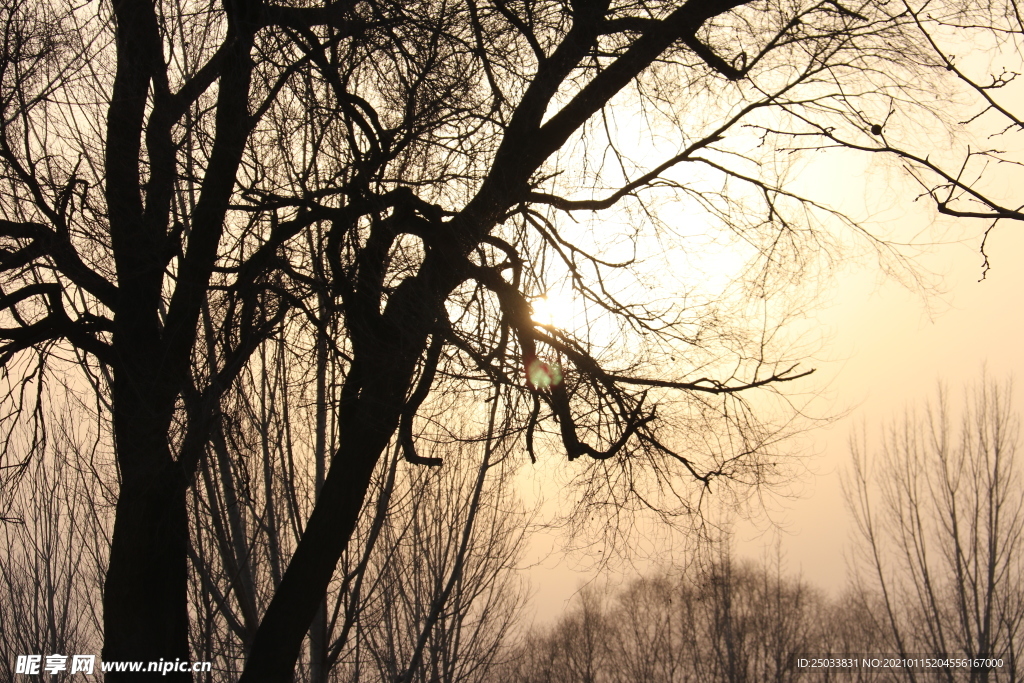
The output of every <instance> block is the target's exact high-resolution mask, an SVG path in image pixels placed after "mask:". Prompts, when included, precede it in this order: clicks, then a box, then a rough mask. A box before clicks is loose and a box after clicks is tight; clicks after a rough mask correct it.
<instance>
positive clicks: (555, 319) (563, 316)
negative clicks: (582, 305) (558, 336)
mask: <svg viewBox="0 0 1024 683" xmlns="http://www.w3.org/2000/svg"><path fill="white" fill-rule="evenodd" d="M530 306H531V307H532V309H533V314H532V315H531V316H530V317H531V318H532V319H533V322H535V323H537V324H538V325H546V326H549V327H557V328H559V329H562V330H565V329H568V328H570V327H571V326H572V321H573V318H574V317H575V315H576V306H575V302H574V300H573V299H572V297H568V296H565V295H564V294H561V293H558V292H548V293H546V294H542V295H541V296H539V297H537V298H536V299H534V300H533V301H531V302H530Z"/></svg>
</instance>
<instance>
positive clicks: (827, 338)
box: [529, 159, 1024, 621]
mask: <svg viewBox="0 0 1024 683" xmlns="http://www.w3.org/2000/svg"><path fill="white" fill-rule="evenodd" d="M848 161H849V160H848V159H847V160H846V162H848ZM844 168H845V172H846V173H847V174H848V175H844V170H843V169H844ZM821 169H823V170H824V172H822V173H817V174H815V175H814V177H815V178H816V182H817V183H826V184H827V183H833V184H834V187H835V188H838V187H839V186H840V185H842V186H843V189H842V193H841V194H834V197H833V198H834V200H835V203H836V204H842V205H843V206H842V207H840V208H843V209H844V210H850V211H852V212H854V213H856V212H857V211H858V207H860V209H861V213H862V215H863V216H871V217H872V220H873V227H874V228H875V229H876V230H879V231H881V232H884V233H887V234H890V235H895V236H898V237H899V238H901V239H902V238H906V239H914V240H915V241H916V242H918V243H919V244H925V243H928V242H931V241H936V240H937V241H939V242H940V243H938V244H935V245H934V246H932V247H929V248H924V249H923V251H921V252H920V253H918V254H917V256H916V263H917V264H918V267H919V268H920V269H921V270H920V272H922V273H932V274H934V275H935V278H934V279H933V281H934V282H937V283H939V289H940V290H941V291H940V292H939V293H935V294H931V295H927V296H925V295H923V294H922V293H921V292H920V291H914V290H913V289H909V288H907V287H905V286H903V285H902V284H900V283H899V282H897V281H895V280H894V279H892V278H887V277H885V276H883V275H882V274H881V273H880V270H879V268H878V267H877V264H875V263H873V262H872V260H871V259H870V258H861V259H859V260H854V261H851V262H850V263H848V264H845V265H843V266H841V267H840V269H839V270H837V271H836V273H835V279H834V281H833V283H832V285H831V287H830V288H829V289H828V290H827V291H826V292H825V294H824V295H823V297H822V298H823V301H822V302H821V304H820V305H819V306H818V307H817V308H816V309H815V311H814V312H813V314H812V315H811V316H810V326H811V328H812V329H815V330H818V331H819V332H820V333H821V335H822V337H823V340H824V343H823V344H822V347H821V351H820V353H819V354H818V355H819V358H817V359H814V360H811V361H809V363H810V365H812V366H814V367H816V368H818V373H817V375H816V377H815V380H814V381H816V382H817V385H816V386H818V387H824V388H825V395H824V397H823V400H822V402H821V404H820V405H821V409H820V410H819V411H818V412H819V413H828V412H831V414H833V415H837V414H841V413H848V414H847V415H846V416H845V417H843V418H841V419H839V420H837V421H836V422H835V423H834V424H832V425H831V426H829V427H827V428H822V429H818V430H815V431H814V432H813V433H811V434H809V435H808V437H807V438H806V439H805V440H804V441H802V442H799V443H797V442H795V443H794V447H795V448H796V447H802V452H803V453H804V454H805V462H806V464H807V466H808V468H809V469H810V470H811V471H812V472H811V473H810V474H808V475H806V476H804V477H803V478H802V479H801V480H800V482H799V483H798V485H797V487H796V488H797V489H799V490H800V492H801V493H800V495H799V497H796V498H789V499H782V498H777V499H775V500H774V503H773V505H772V508H771V510H770V517H771V522H767V521H766V520H764V519H761V520H759V521H757V522H756V523H750V522H740V523H738V524H737V525H736V528H735V530H736V546H737V551H738V553H739V554H740V555H744V556H750V557H754V558H757V557H759V556H762V555H763V553H764V552H765V550H764V549H765V547H766V546H771V545H773V544H774V543H776V542H779V543H781V548H782V553H783V556H784V560H785V563H786V566H787V567H788V569H789V571H790V572H791V573H794V574H797V573H798V574H800V575H801V576H802V577H803V578H804V579H805V580H806V581H808V582H810V583H812V584H815V585H817V586H820V587H823V588H828V589H830V590H832V591H836V590H840V589H841V588H842V587H843V586H844V584H845V581H846V577H847V558H848V557H849V556H850V549H851V547H852V546H851V544H852V543H853V542H854V539H853V537H852V536H851V532H852V526H851V524H850V523H849V516H848V514H847V511H846V508H845V503H844V500H843V496H842V492H841V489H840V483H839V473H840V471H841V470H842V469H843V468H844V467H846V464H847V462H848V460H849V449H848V439H849V436H850V433H851V430H852V429H853V428H855V427H857V426H858V425H862V424H863V425H866V426H867V427H868V428H872V427H874V426H878V425H880V424H882V423H883V422H884V421H886V420H891V419H893V417H895V416H898V415H899V414H900V413H901V412H902V410H903V408H904V407H905V406H907V405H908V404H910V403H912V402H915V401H924V400H927V399H929V398H931V397H933V396H934V394H935V390H936V387H937V384H938V382H939V381H940V380H941V381H943V382H945V383H946V384H947V385H948V386H949V388H950V389H952V390H954V392H953V393H954V395H955V396H956V397H957V398H959V396H958V394H959V391H960V389H961V387H963V385H964V384H965V383H969V382H973V381H975V380H977V379H978V378H979V377H980V375H981V371H982V368H983V367H986V368H987V371H988V373H989V375H990V376H992V377H993V378H997V379H1001V378H1003V377H1006V376H1007V375H1010V374H1012V375H1015V376H1016V378H1017V380H1018V383H1019V384H1020V385H1021V386H1024V356H1022V354H1021V347H1022V343H1021V342H1022V341H1024V315H1022V311H1021V305H1020V301H1021V297H1022V295H1024V268H1022V267H1021V265H1020V264H1022V263H1024V225H1018V224H1013V223H1005V224H1003V225H1002V226H1000V227H997V228H996V229H995V230H994V231H993V233H992V234H991V236H990V238H989V241H988V249H987V251H988V253H989V255H990V261H991V270H990V271H989V272H988V275H987V277H986V279H985V280H984V281H981V282H979V278H980V277H981V273H982V257H981V255H980V254H979V251H978V248H979V245H980V232H981V231H982V230H984V227H985V224H983V223H980V222H973V223H970V222H961V223H950V224H948V225H947V224H943V223H934V224H933V223H932V221H933V220H935V219H936V217H935V216H934V212H932V211H930V210H929V207H927V205H925V204H924V202H923V201H922V202H919V203H914V202H913V201H912V199H913V196H914V193H913V191H912V188H911V187H910V186H909V185H906V184H903V180H901V179H900V178H899V176H898V172H897V170H898V169H893V168H892V167H891V166H890V167H889V168H888V169H886V168H881V169H879V168H878V167H876V168H875V169H874V171H872V170H870V169H869V168H868V167H866V166H863V167H861V168H859V169H857V170H856V172H852V171H850V166H849V165H848V164H846V165H845V166H844V161H843V160H833V161H831V162H828V163H826V164H825V165H824V166H822V167H821ZM818 189H819V190H820V189H821V188H820V187H819V188H818ZM838 191H839V190H838V189H837V190H836V192H838ZM827 193H828V192H827V188H826V194H827ZM958 240H959V242H958ZM1016 395H1017V396H1018V409H1024V400H1021V397H1024V392H1022V390H1021V389H1020V388H1019V387H1018V389H1017V391H1016ZM557 543H558V539H557V537H556V536H554V535H549V536H545V537H542V538H540V539H537V541H536V543H535V546H536V548H546V547H552V546H557ZM538 552H539V551H538ZM586 564H587V563H586V561H585V560H582V559H579V558H568V559H566V558H564V557H563V556H561V555H560V554H558V553H557V552H556V553H553V554H552V555H551V556H550V557H548V558H547V560H546V561H544V562H543V563H542V564H541V565H540V566H537V567H535V568H533V569H532V570H530V572H529V576H530V580H531V583H532V585H533V590H534V599H533V603H532V605H531V612H533V613H534V614H535V616H536V618H537V619H538V620H539V621H546V620H548V619H551V618H554V617H556V616H557V615H558V614H560V613H561V612H562V611H563V610H564V609H565V606H566V601H567V600H569V599H570V598H571V596H572V594H573V593H574V592H575V590H576V589H577V588H578V586H579V585H580V583H581V582H583V581H587V580H590V579H592V578H593V576H594V574H593V572H588V571H585V570H582V569H581V568H583V567H586ZM635 572H636V570H635V569H622V570H621V571H619V572H617V573H615V572H609V573H608V575H606V576H603V577H601V580H604V579H611V580H612V581H613V582H614V581H622V580H625V579H626V578H628V576H629V575H631V574H633V575H635Z"/></svg>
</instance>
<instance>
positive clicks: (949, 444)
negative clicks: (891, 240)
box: [493, 382, 1024, 683]
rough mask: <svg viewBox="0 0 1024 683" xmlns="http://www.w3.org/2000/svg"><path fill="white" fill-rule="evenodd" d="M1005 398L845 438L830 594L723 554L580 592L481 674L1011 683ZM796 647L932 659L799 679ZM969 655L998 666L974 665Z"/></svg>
mask: <svg viewBox="0 0 1024 683" xmlns="http://www.w3.org/2000/svg"><path fill="white" fill-rule="evenodd" d="M1011 392H1012V388H1011V387H1010V385H1009V384H1002V385H1000V384H998V383H995V382H986V383H984V384H983V385H981V386H980V387H978V388H976V389H971V390H969V391H968V392H967V396H966V401H965V403H966V407H965V408H964V409H963V410H962V411H960V412H959V415H957V411H955V410H953V409H952V408H951V407H950V404H951V400H950V398H949V394H948V392H946V391H945V390H943V391H941V392H940V396H939V398H938V400H937V401H936V402H935V403H934V404H932V405H929V406H927V407H926V408H925V409H923V410H921V411H918V412H909V413H908V414H907V416H906V417H905V418H904V419H903V420H901V421H897V422H894V423H893V424H892V425H890V426H889V427H887V428H886V430H885V432H884V438H883V440H882V444H881V446H880V447H877V448H870V447H869V446H868V445H867V440H866V439H863V438H861V439H857V440H855V442H854V448H853V455H854V457H853V468H852V472H851V476H849V477H848V478H847V481H846V486H847V497H848V499H849V502H850V505H851V508H852V510H853V513H854V516H855V519H856V522H857V531H858V535H859V536H860V543H859V545H858V549H859V551H860V552H861V557H860V558H859V560H860V561H859V562H857V563H856V568H857V571H856V572H855V573H854V576H853V578H852V581H851V582H850V585H849V586H848V588H847V589H846V590H845V591H844V592H843V593H842V594H840V595H839V596H837V597H832V596H830V595H828V594H827V593H826V592H823V591H821V590H819V589H816V588H814V587H812V586H810V585H808V584H807V583H806V582H804V581H803V580H801V579H799V578H797V577H792V576H787V575H786V574H785V572H784V571H783V567H782V562H781V560H780V559H779V558H778V557H777V558H776V559H775V560H774V561H765V562H763V563H760V564H758V563H755V562H753V561H737V560H735V559H734V558H733V557H731V556H730V554H729V552H728V550H727V549H725V548H724V546H723V548H722V549H721V550H720V551H719V552H718V556H717V558H716V559H715V560H714V561H711V562H710V563H707V564H706V566H703V567H702V566H700V565H698V564H696V563H695V564H693V565H692V566H691V567H690V568H689V569H688V570H687V571H684V572H682V573H676V574H670V573H660V574H656V575H653V576H649V577H644V578H641V579H638V580H636V581H634V582H633V583H631V584H630V585H628V586H627V587H625V588H624V589H622V590H620V591H617V592H615V593H614V594H612V595H602V594H601V593H600V591H598V590H597V589H596V588H593V587H588V588H586V589H584V590H582V591H580V593H579V594H578V596H577V599H576V602H575V604H574V606H573V607H572V608H571V609H570V610H569V612H568V613H567V614H565V615H564V616H563V617H562V618H561V619H559V620H558V621H557V622H556V623H555V624H554V625H552V626H549V627H546V628H535V629H533V630H531V631H530V632H529V633H528V634H527V635H525V636H524V638H523V639H522V641H521V642H520V644H519V645H518V647H516V648H514V651H513V652H512V654H511V656H510V657H509V658H508V661H507V664H506V669H505V670H504V671H502V672H501V674H500V675H499V676H498V677H497V678H494V679H493V680H494V681H495V682H497V681H507V682H509V683H620V682H621V683H626V682H631V681H658V682H659V683H755V682H769V681H770V682H773V683H788V682H790V681H806V682H808V683H810V682H819V681H820V682H821V683H826V682H828V681H871V682H873V683H883V682H886V681H894V682H895V681H907V682H909V683H916V682H917V681H943V682H948V683H959V682H964V683H988V682H993V683H995V682H997V681H1019V680H1021V676H1022V671H1021V664H1022V662H1021V655H1022V650H1024V590H1022V589H1024V556H1022V552H1021V551H1022V547H1021V541H1022V531H1024V514H1022V513H1024V486H1022V482H1021V476H1020V469H1019V462H1018V461H1017V448H1018V445H1019V443H1020V442H1019V437H1020V434H1019V419H1018V417H1017V415H1016V414H1015V413H1014V412H1013V409H1012V405H1011V401H1010V395H1011ZM801 653H805V654H808V655H810V654H816V655H818V656H819V657H829V656H832V657H842V656H843V655H852V654H858V655H861V657H858V660H860V661H862V660H863V657H864V656H867V655H872V654H873V655H883V654H885V655H890V656H892V657H894V658H898V659H910V660H915V659H916V660H921V659H922V658H929V659H933V660H938V663H936V662H935V661H933V662H931V663H930V665H929V666H927V667H926V666H923V663H922V666H919V667H918V668H916V669H913V668H911V669H905V670H898V669H889V670H888V671H879V670H878V669H874V668H869V667H864V666H859V667H857V668H856V669H854V670H847V671H840V670H838V669H820V670H817V671H812V670H809V669H807V668H803V669H801V668H800V667H799V666H798V662H797V661H795V660H796V655H799V654H801ZM965 659H966V660H971V663H972V665H971V666H962V664H963V660H965ZM945 660H960V663H959V664H960V665H957V664H956V663H950V662H948V661H945ZM984 660H997V661H998V662H1001V665H999V666H994V667H985V666H975V665H974V664H975V662H976V661H978V662H980V661H984ZM926 668H927V669H928V671H927V673H926V672H925V671H924V669H926Z"/></svg>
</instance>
